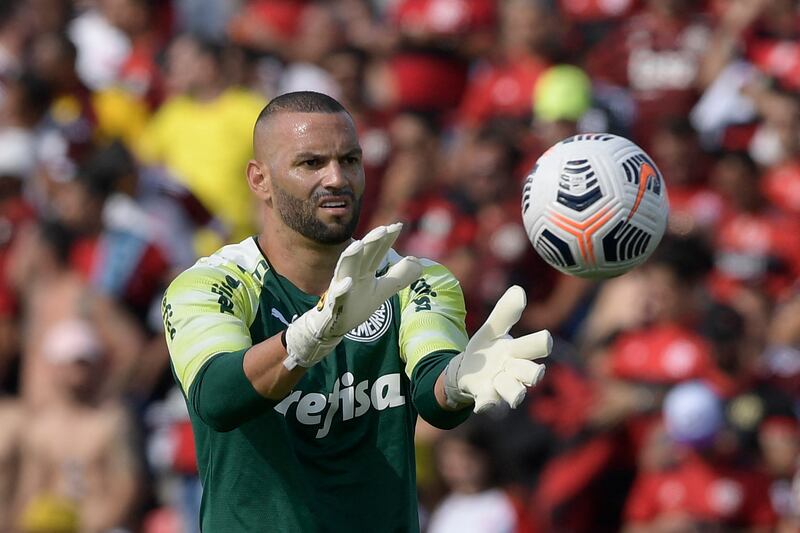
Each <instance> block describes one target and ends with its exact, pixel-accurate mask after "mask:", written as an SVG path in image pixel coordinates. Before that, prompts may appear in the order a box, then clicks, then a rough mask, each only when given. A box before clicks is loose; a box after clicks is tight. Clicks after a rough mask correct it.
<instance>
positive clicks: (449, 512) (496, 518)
mask: <svg viewBox="0 0 800 533" xmlns="http://www.w3.org/2000/svg"><path fill="white" fill-rule="evenodd" d="M469 426H470V427H464V426H461V427H459V428H458V429H456V430H453V431H449V432H447V433H442V435H441V436H440V438H439V441H438V442H437V443H436V448H437V449H436V462H437V467H438V472H439V475H440V476H441V477H442V480H443V481H444V484H445V486H446V487H447V489H448V493H447V494H446V496H445V497H444V499H443V500H442V501H441V502H440V503H439V505H438V506H437V508H436V510H435V511H434V512H433V513H432V514H431V517H430V522H429V523H428V527H427V531H428V532H429V533H448V532H451V531H472V532H474V533H480V532H485V533H490V532H494V531H517V530H518V524H517V511H516V509H515V507H514V504H513V502H512V500H511V498H510V497H509V496H508V495H507V494H505V493H504V491H503V490H502V488H500V485H499V483H498V479H497V475H498V472H497V468H496V466H495V465H494V462H495V460H496V459H495V458H496V454H495V452H494V450H493V449H492V442H491V441H490V440H489V437H488V435H486V434H484V435H481V433H480V430H479V429H478V428H475V427H474V425H469Z"/></svg>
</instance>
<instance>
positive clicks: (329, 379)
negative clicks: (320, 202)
mask: <svg viewBox="0 0 800 533" xmlns="http://www.w3.org/2000/svg"><path fill="white" fill-rule="evenodd" d="M399 259H400V256H398V255H397V254H396V253H395V252H394V251H390V252H389V254H388V256H387V259H386V260H385V261H384V265H383V266H382V267H381V270H379V273H380V272H381V271H383V270H385V269H386V268H388V266H389V264H393V263H394V262H396V261H398V260H399ZM424 265H425V268H424V271H423V274H422V277H421V278H420V279H418V280H417V281H415V282H414V283H412V284H411V285H410V286H409V287H407V288H405V289H403V290H402V291H400V292H399V293H398V294H396V295H395V296H392V297H391V298H390V299H388V300H387V301H386V302H384V303H383V304H382V305H381V306H380V307H379V308H378V309H377V310H376V311H375V312H374V313H373V314H372V316H370V317H369V319H367V320H366V321H365V322H364V323H362V324H361V325H359V326H358V327H356V328H354V329H353V330H351V331H350V332H349V333H348V334H347V335H346V336H345V338H344V339H343V341H342V342H341V343H340V344H339V345H338V346H337V348H336V349H335V350H334V351H333V352H332V353H331V354H330V355H328V356H327V357H326V358H325V359H324V360H322V361H321V362H320V363H318V364H316V365H315V366H313V367H311V368H310V369H308V371H307V372H306V374H305V375H304V376H303V378H302V379H301V380H300V382H299V383H298V384H297V385H296V386H295V388H294V390H293V391H292V392H291V393H290V394H289V395H288V396H287V397H286V398H284V399H283V400H282V401H279V402H278V401H270V400H267V399H265V398H263V397H262V396H260V395H259V394H258V393H257V392H256V391H255V390H254V389H253V387H252V385H251V384H250V382H249V381H248V380H247V378H246V376H245V375H244V370H243V368H242V361H243V357H244V353H245V352H246V351H247V349H248V348H249V347H250V346H252V345H253V344H256V343H259V342H261V341H263V340H264V339H267V338H269V337H271V336H273V335H275V334H276V333H278V332H280V331H281V330H282V329H285V328H286V327H287V326H288V325H289V323H290V322H291V321H292V320H293V319H294V318H295V317H297V316H299V315H300V314H302V313H304V312H306V311H307V310H309V309H310V308H311V307H312V306H314V305H316V303H317V301H318V299H319V298H318V297H317V296H312V295H308V294H306V293H304V292H302V291H301V290H299V289H298V288H297V287H295V286H294V285H293V284H292V283H291V282H290V281H289V280H288V279H286V278H284V277H282V276H281V275H280V274H278V273H276V272H274V271H273V270H271V269H270V267H269V263H268V261H267V260H266V259H265V257H264V255H263V254H262V252H261V250H260V249H259V247H258V244H257V241H256V239H255V238H249V239H246V240H245V241H242V242H241V243H239V244H234V245H230V246H225V247H223V248H222V249H220V250H219V251H217V252H216V253H215V254H213V255H212V256H210V257H207V258H203V259H200V260H199V261H198V262H197V263H196V264H195V265H194V266H192V267H191V268H189V269H188V270H186V271H185V272H183V273H182V274H181V275H180V276H178V277H177V278H176V279H175V281H173V282H172V284H171V285H170V287H169V289H168V290H167V293H166V295H165V297H164V302H163V306H162V311H163V317H164V326H165V330H166V337H167V344H168V346H169V352H170V359H171V364H172V369H173V372H174V374H175V377H176V380H177V381H178V383H179V384H180V386H181V388H182V390H183V392H184V395H185V397H186V402H187V405H188V408H189V415H190V417H191V421H192V427H193V429H194V435H195V443H196V449H197V459H198V465H199V471H200V477H201V481H202V484H203V498H202V505H201V516H200V523H201V528H202V530H203V531H204V532H205V533H215V532H224V533H228V532H238V531H242V532H261V531H278V532H292V531H303V532H314V531H348V532H354V531H365V532H366V531H369V532H375V531H398V532H400V531H402V532H407V531H416V530H418V528H419V526H418V517H417V498H416V484H415V467H414V440H413V437H414V424H415V421H416V418H417V415H418V414H421V415H422V416H423V417H424V418H426V419H427V420H428V421H430V422H431V423H433V424H434V425H437V426H439V427H452V426H455V425H456V424H458V423H460V422H461V421H462V420H463V419H464V418H466V416H468V414H469V410H465V411H461V412H455V413H453V412H448V411H444V410H442V409H441V408H440V407H439V405H438V403H437V402H436V399H435V396H434V393H433V384H434V383H435V380H436V378H437V377H438V375H439V374H440V373H441V371H442V369H443V368H444V366H445V365H446V364H447V362H448V361H449V359H450V358H452V356H453V355H454V354H456V353H458V352H460V351H462V350H463V349H464V347H465V346H466V343H467V335H466V331H465V328H464V316H465V310H464V301H463V295H462V293H461V289H460V286H459V284H458V282H457V280H456V279H455V278H454V277H453V276H452V274H450V272H448V271H447V270H446V269H445V268H444V267H443V266H441V265H439V264H437V263H434V262H432V261H425V262H424Z"/></svg>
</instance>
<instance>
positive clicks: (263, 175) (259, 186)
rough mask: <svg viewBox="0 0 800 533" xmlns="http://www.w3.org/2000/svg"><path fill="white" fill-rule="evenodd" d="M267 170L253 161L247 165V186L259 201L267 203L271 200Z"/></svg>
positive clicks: (264, 166)
mask: <svg viewBox="0 0 800 533" xmlns="http://www.w3.org/2000/svg"><path fill="white" fill-rule="evenodd" d="M267 172H269V170H268V169H267V168H266V165H262V164H261V163H259V162H258V161H257V160H255V159H251V160H250V161H248V163H247V184H248V185H249V186H250V190H251V191H253V194H255V195H256V196H257V197H258V198H259V199H260V200H263V201H265V202H268V201H269V200H270V199H271V198H272V187H271V182H270V179H269V175H268V174H267Z"/></svg>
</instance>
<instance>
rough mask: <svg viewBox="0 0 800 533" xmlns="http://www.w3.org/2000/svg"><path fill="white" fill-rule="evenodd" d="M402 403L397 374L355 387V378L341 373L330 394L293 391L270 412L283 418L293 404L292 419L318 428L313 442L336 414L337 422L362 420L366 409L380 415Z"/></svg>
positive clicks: (325, 433) (362, 382) (327, 427)
mask: <svg viewBox="0 0 800 533" xmlns="http://www.w3.org/2000/svg"><path fill="white" fill-rule="evenodd" d="M405 403H406V398H405V396H403V393H402V391H401V388H400V374H399V373H393V374H386V375H383V376H380V377H379V378H378V379H376V380H375V381H374V382H373V383H372V384H370V382H369V380H366V379H365V380H363V381H360V382H358V383H357V384H355V376H353V374H352V373H351V372H345V373H344V374H342V376H341V377H340V378H337V379H336V381H335V382H334V383H333V390H332V391H331V392H330V393H328V394H323V393H321V392H308V393H305V394H304V393H303V391H299V390H296V391H294V392H292V393H291V394H290V395H289V396H287V397H286V398H284V399H283V401H281V403H279V404H278V405H276V406H275V408H274V409H275V410H276V411H278V412H279V413H280V414H282V415H283V416H287V413H288V412H289V408H290V407H292V406H294V405H295V404H296V406H295V409H294V411H293V413H294V418H295V419H296V420H297V421H298V422H299V423H301V424H303V425H306V426H319V429H318V430H317V433H316V438H318V439H321V438H323V437H325V436H326V435H327V434H328V432H329V431H330V429H331V424H332V423H333V418H334V416H335V415H336V414H337V413H338V412H339V411H341V412H342V416H341V420H342V421H347V420H352V419H354V418H358V417H360V416H364V414H366V413H367V411H369V410H370V409H374V410H376V411H383V410H384V409H388V408H391V407H400V406H401V405H405ZM326 408H327V412H326ZM323 414H324V418H323ZM289 416H291V415H289Z"/></svg>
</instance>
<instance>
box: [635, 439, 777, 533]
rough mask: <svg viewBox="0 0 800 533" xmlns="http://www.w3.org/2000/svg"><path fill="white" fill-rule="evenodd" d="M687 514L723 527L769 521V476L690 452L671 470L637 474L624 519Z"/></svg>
mask: <svg viewBox="0 0 800 533" xmlns="http://www.w3.org/2000/svg"><path fill="white" fill-rule="evenodd" d="M671 514H672V515H683V514H688V515H689V517H690V518H691V519H692V520H694V521H695V522H699V523H704V522H705V523H718V524H719V523H721V524H724V525H727V526H734V527H737V526H738V527H746V526H771V525H774V524H775V521H776V516H775V512H774V511H773V509H772V506H771V504H770V501H769V480H768V479H767V478H766V477H765V476H763V475H760V474H759V473H757V472H754V471H750V470H746V469H742V468H735V467H731V466H720V465H714V464H711V463H709V462H707V461H705V460H703V459H702V458H701V457H698V456H696V455H690V456H689V457H687V458H686V460H684V461H683V462H682V463H681V464H680V465H679V466H678V467H677V468H675V469H674V470H668V471H665V472H660V471H649V472H644V473H642V474H641V475H640V476H639V478H638V479H637V480H636V482H635V483H634V486H633V488H632V489H631V493H630V497H629V499H628V503H627V507H626V510H625V517H626V520H627V521H628V522H629V523H634V524H642V523H649V522H652V521H654V520H656V519H658V518H660V517H664V516H668V515H671Z"/></svg>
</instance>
